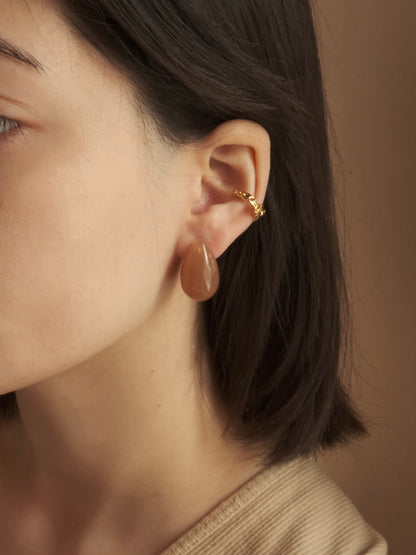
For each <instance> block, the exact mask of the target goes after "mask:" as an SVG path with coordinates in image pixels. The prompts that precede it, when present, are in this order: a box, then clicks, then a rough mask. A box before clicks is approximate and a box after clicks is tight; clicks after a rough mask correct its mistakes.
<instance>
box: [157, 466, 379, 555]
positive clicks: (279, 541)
mask: <svg viewBox="0 0 416 555" xmlns="http://www.w3.org/2000/svg"><path fill="white" fill-rule="evenodd" d="M188 553H207V554H212V555H217V554H218V555H219V554H224V553H238V554H239V555H274V554H280V553H284V554H285V555H305V553H308V554H310V553H311V554H312V553H314V554H317V555H318V554H319V555H358V554H361V555H364V554H371V555H385V554H386V553H387V544H386V541H385V540H384V538H383V537H382V536H381V535H380V534H379V533H378V532H377V531H375V530H374V529H373V528H372V527H371V526H370V525H369V524H368V523H367V522H366V521H365V520H364V518H363V517H362V515H361V514H360V512H359V511H358V509H357V508H356V507H355V506H354V505H353V503H352V502H351V500H350V499H349V498H348V497H347V496H346V495H345V494H344V493H343V492H342V490H341V489H340V488H339V487H338V486H337V485H336V484H335V483H334V482H333V481H332V480H331V479H330V478H329V477H328V476H327V475H326V474H325V473H324V472H323V471H322V470H321V468H320V467H319V466H318V464H317V463H316V461H314V460H313V459H311V458H308V459H295V460H293V461H290V462H288V463H283V464H279V465H274V466H272V467H269V468H266V469H264V470H263V471H261V472H260V473H259V474H257V475H256V476H254V478H252V479H251V480H250V481H249V482H247V483H246V484H244V485H243V486H242V487H241V488H240V489H238V490H237V491H236V492H234V493H233V494H232V495H231V496H229V497H228V498H227V499H226V500H225V501H223V502H222V503H221V504H220V505H219V506H217V507H216V508H215V509H214V510H213V511H211V512H210V513H208V514H207V515H206V516H205V517H204V518H203V519H201V520H200V521H199V522H198V523H197V524H196V525H195V526H193V527H192V528H191V529H190V530H188V532H187V533H185V534H184V535H183V536H182V537H181V538H179V539H178V540H177V541H176V542H175V543H174V544H172V545H171V546H169V548H167V550H166V551H164V552H163V554H164V555H168V554H169V555H174V554H177V555H179V554H180V555H185V554H188Z"/></svg>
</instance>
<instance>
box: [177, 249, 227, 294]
mask: <svg viewBox="0 0 416 555" xmlns="http://www.w3.org/2000/svg"><path fill="white" fill-rule="evenodd" d="M219 281H220V273H219V270H218V264H217V260H216V258H215V256H214V255H213V254H212V252H211V251H209V250H208V249H207V247H206V245H205V243H204V242H203V241H201V240H200V239H199V240H197V241H195V242H194V243H192V245H191V246H190V247H189V248H188V250H187V251H186V254H185V256H184V258H183V261H182V267H181V284H182V289H183V290H184V292H185V293H186V294H187V295H188V297H190V298H191V299H194V300H195V301H206V300H207V299H209V298H210V297H212V296H213V295H214V294H215V292H216V290H217V289H218V285H219Z"/></svg>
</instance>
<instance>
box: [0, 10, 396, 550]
mask: <svg viewBox="0 0 416 555" xmlns="http://www.w3.org/2000/svg"><path fill="white" fill-rule="evenodd" d="M0 12H1V18H0V22H1V23H0V37H1V43H0V47H1V56H0V71H1V81H0V114H1V120H0V138H1V142H0V161H1V165H0V168H1V169H0V172H1V189H2V193H1V201H2V210H1V220H0V229H1V234H0V237H1V239H0V241H1V244H0V252H1V258H2V275H1V280H0V284H1V299H2V316H1V351H0V356H1V368H2V371H1V374H0V376H1V377H0V393H2V396H1V398H0V401H1V407H0V410H1V423H2V427H1V435H0V440H1V443H0V448H1V454H2V457H1V468H0V472H1V473H0V477H1V479H0V488H1V491H0V494H1V495H0V499H1V501H0V505H1V507H0V517H1V518H0V522H1V524H0V528H1V529H0V538H1V545H2V547H1V549H2V550H1V553H4V554H10V553H13V554H15V555H16V554H17V555H19V554H27V553H32V552H36V553H42V554H44V555H48V554H52V553H53V554H55V553H60V554H62V553H68V554H75V553H77V554H88V555H91V554H93V553H97V554H98V553H99V554H100V555H106V554H123V555H125V554H133V553H134V554H137V553H140V554H145V555H147V554H156V553H162V552H163V553H165V554H174V553H177V554H184V553H204V554H205V553H236V554H252V553H256V554H262V555H263V554H267V553H270V554H271V553H290V554H294V553H296V554H305V553H320V554H323V553H328V554H335V553H350V554H352V553H374V554H375V553H380V554H381V553H386V543H385V540H384V539H383V538H382V536H381V535H380V534H379V533H377V532H376V531H375V530H373V529H372V528H371V527H370V526H369V525H368V524H367V523H366V522H365V520H364V519H363V518H362V516H361V515H360V514H359V512H358V511H357V509H356V508H355V507H354V506H353V505H352V503H351V502H350V501H349V499H348V498H347V497H346V496H345V495H344V494H343V493H342V492H341V491H340V490H339V489H338V488H337V487H336V486H335V484H334V483H333V482H331V481H330V480H329V478H327V477H326V476H325V475H324V474H323V473H322V472H321V471H320V470H319V468H318V466H317V464H316V460H315V455H316V454H317V453H318V451H319V450H320V449H325V448H330V447H333V446H335V445H337V444H339V443H341V442H343V441H347V440H349V439H352V438H354V437H358V436H362V435H364V434H365V432H366V429H365V426H364V423H363V422H362V420H361V419H360V417H359V415H358V414H357V413H356V412H355V411H354V409H353V407H352V405H351V402H350V400H349V399H348V396H347V393H346V392H345V390H344V389H343V386H342V384H341V381H340V378H339V371H340V353H341V346H342V345H343V340H344V339H345V337H347V336H346V329H347V327H346V325H345V324H346V319H345V318H344V314H346V307H347V303H346V302H345V301H346V296H345V284H344V281H343V272H342V264H341V258H340V253H339V247H338V242H337V231H336V224H335V218H334V207H333V182H332V177H331V166H330V161H329V155H328V138H327V134H326V112H325V104H324V95H323V90H322V81H321V73H320V66H319V57H318V51H317V46H316V39H315V34H314V27H313V19H312V10H311V7H310V6H309V4H308V2H307V1H306V0H297V1H296V2H293V1H292V0H290V1H289V0H286V1H283V0H281V1H276V0H273V1H272V0H269V1H267V0H264V1H259V2H253V1H250V0H240V1H236V2H220V1H219V0H204V1H202V0H201V1H197V0H194V1H192V0H169V1H168V0H165V1H161V0H154V1H150V0H149V1H146V2H143V1H141V0H117V2H116V1H114V0H88V1H87V0H78V1H71V0H59V1H56V2H52V1H47V0H45V1H44V0H33V1H31V2H30V3H28V2H26V1H24V0H13V2H3V3H1V5H0Z"/></svg>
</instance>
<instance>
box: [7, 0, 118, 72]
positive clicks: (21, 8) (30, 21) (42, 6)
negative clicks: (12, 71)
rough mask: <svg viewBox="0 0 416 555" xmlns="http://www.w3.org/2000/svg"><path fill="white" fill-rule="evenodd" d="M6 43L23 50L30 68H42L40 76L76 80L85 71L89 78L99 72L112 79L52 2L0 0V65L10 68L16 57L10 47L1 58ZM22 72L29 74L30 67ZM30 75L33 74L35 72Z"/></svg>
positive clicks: (105, 65)
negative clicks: (78, 74) (67, 76)
mask: <svg viewBox="0 0 416 555" xmlns="http://www.w3.org/2000/svg"><path fill="white" fill-rule="evenodd" d="M1 39H4V40H3V48H1V47H2V40H1ZM6 43H7V44H6ZM9 44H11V45H12V46H15V47H16V48H15V50H18V51H19V52H20V51H23V52H24V54H26V58H28V59H29V60H31V61H32V62H33V63H32V66H36V65H39V66H43V67H44V68H45V71H39V72H38V73H39V77H40V76H42V77H46V78H47V77H49V78H53V77H55V78H57V77H61V76H62V75H63V74H65V75H68V74H72V77H76V75H77V73H78V72H80V73H82V69H83V68H84V69H86V70H87V71H88V72H89V74H90V75H91V73H94V72H99V73H101V75H104V74H105V75H106V77H108V78H114V74H115V70H114V68H113V67H112V66H110V64H109V63H108V62H107V61H106V60H105V59H104V57H102V56H101V55H100V54H99V53H98V52H97V51H96V50H95V49H94V48H93V47H92V45H90V44H89V43H88V42H87V41H85V40H83V39H82V38H81V37H79V36H78V35H77V33H76V32H75V30H74V29H72V27H70V26H69V25H68V24H67V23H66V22H65V21H64V20H63V18H62V17H61V15H60V13H59V10H58V8H57V6H56V5H55V4H54V2H52V1H46V0H0V50H3V55H2V56H0V64H4V63H7V64H8V65H10V63H11V57H14V58H16V57H17V56H14V54H16V51H15V52H13V49H10V48H9V56H5V55H4V51H5V50H6V49H7V47H8V46H9ZM7 58H9V59H7ZM37 62H39V64H37ZM24 65H27V66H28V65H29V64H25V62H24V61H22V62H21V64H20V66H21V68H20V70H22V68H23V66H24ZM25 69H26V70H27V71H29V67H27V68H25ZM31 73H33V75H35V74H36V71H33V72H31Z"/></svg>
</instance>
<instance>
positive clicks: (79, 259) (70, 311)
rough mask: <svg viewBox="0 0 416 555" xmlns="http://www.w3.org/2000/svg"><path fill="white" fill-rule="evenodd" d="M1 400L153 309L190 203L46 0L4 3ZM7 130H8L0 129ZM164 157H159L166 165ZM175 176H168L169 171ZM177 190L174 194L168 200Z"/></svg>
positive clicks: (117, 87)
mask: <svg viewBox="0 0 416 555" xmlns="http://www.w3.org/2000/svg"><path fill="white" fill-rule="evenodd" d="M0 37H1V38H3V39H7V40H9V41H12V42H13V43H14V44H16V45H17V46H19V47H21V48H24V49H25V50H26V51H29V52H30V53H31V54H32V55H33V56H35V57H36V58H37V59H38V60H39V61H40V62H41V63H42V64H44V65H46V70H45V72H41V73H39V72H37V71H36V70H35V69H34V68H32V67H30V66H28V65H26V64H24V63H23V62H20V63H19V62H17V61H14V60H12V58H10V57H6V56H3V55H1V56H0V116H3V117H4V118H9V119H10V120H12V121H17V122H19V123H20V124H21V125H22V128H23V129H22V130H23V133H24V134H23V135H21V134H20V133H18V134H15V135H7V134H6V131H7V129H10V128H11V127H12V126H13V123H12V122H10V121H8V120H6V121H4V120H0V139H1V140H0V260H1V266H0V366H1V371H0V393H6V392H8V391H12V390H14V389H20V388H22V387H25V386H28V385H31V384H33V383H35V382H39V381H41V380H42V379H45V378H47V377H49V376H52V375H54V374H57V373H58V372H61V371H63V370H66V369H69V368H71V367H73V366H75V365H77V364H79V363H80V362H82V361H83V360H86V359H88V358H89V357H90V356H92V355H93V354H94V353H96V352H99V351H101V350H103V349H104V348H105V347H106V346H108V345H110V344H112V343H113V342H114V341H116V340H117V339H118V338H119V337H122V336H123V335H124V334H125V333H127V332H128V331H129V330H130V329H131V328H133V327H134V326H137V325H139V324H140V322H143V321H144V319H145V318H146V316H148V315H149V314H150V312H151V310H152V309H153V307H154V304H155V302H156V300H157V298H158V293H159V290H160V287H161V285H162V283H163V280H164V279H165V278H166V276H165V275H164V273H165V270H166V268H167V267H168V266H169V264H170V260H169V259H170V258H171V257H172V253H173V252H174V250H175V241H176V239H177V230H178V229H179V226H180V221H181V218H182V217H183V213H184V212H183V210H181V208H180V203H181V201H182V200H183V199H185V197H186V194H187V193H186V187H185V181H184V177H183V174H184V173H186V172H182V177H181V178H180V179H181V180H180V181H176V182H175V181H174V179H176V180H178V179H179V178H178V177H177V174H179V173H180V171H177V172H174V174H175V176H176V177H174V178H172V176H171V175H170V171H171V170H172V165H170V166H169V168H168V172H166V171H165V168H163V163H162V162H166V160H167V158H166V156H165V157H164V155H165V154H167V151H165V150H163V152H162V147H161V143H156V146H154V145H152V151H151V150H150V148H149V145H148V144H146V138H148V137H149V136H148V135H145V133H144V130H143V129H142V127H141V124H140V120H139V117H138V115H137V113H136V111H135V109H134V108H133V105H132V104H131V103H130V102H129V99H130V94H131V91H130V89H128V86H127V84H126V81H125V80H124V78H123V77H122V76H121V75H120V74H119V73H118V72H117V71H116V70H115V69H114V68H112V67H111V66H110V65H109V64H107V63H106V62H105V61H104V60H103V59H101V57H100V56H99V55H98V54H97V53H95V52H94V51H93V50H92V48H91V47H89V46H88V45H87V44H84V43H83V42H81V41H80V40H79V39H77V38H75V36H74V35H73V34H72V33H71V31H70V29H69V27H67V26H66V25H65V24H64V23H63V21H61V20H60V19H59V16H58V14H57V12H55V11H54V9H53V8H52V7H51V5H49V3H48V2H43V1H35V0H31V2H26V1H25V0H0ZM2 121H3V123H2ZM162 158H163V160H162ZM173 169H174V168H173ZM173 191H174V193H173Z"/></svg>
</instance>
